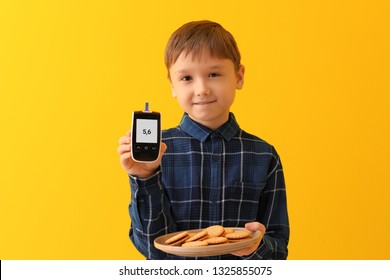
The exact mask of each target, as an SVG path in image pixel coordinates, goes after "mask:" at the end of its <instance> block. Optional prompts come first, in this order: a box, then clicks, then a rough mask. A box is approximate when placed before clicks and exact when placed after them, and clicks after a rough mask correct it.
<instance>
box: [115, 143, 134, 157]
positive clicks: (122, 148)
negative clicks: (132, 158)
mask: <svg viewBox="0 0 390 280" xmlns="http://www.w3.org/2000/svg"><path fill="white" fill-rule="evenodd" d="M117 151H118V153H119V154H120V155H121V154H123V153H128V152H131V145H129V144H122V145H120V146H119V147H118V149H117Z"/></svg>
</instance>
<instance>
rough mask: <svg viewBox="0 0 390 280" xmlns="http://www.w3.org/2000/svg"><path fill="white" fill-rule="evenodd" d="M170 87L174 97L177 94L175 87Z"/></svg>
mask: <svg viewBox="0 0 390 280" xmlns="http://www.w3.org/2000/svg"><path fill="white" fill-rule="evenodd" d="M171 89H172V97H173V98H176V96H177V95H176V92H175V89H174V88H173V87H171Z"/></svg>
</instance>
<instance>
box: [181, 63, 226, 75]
mask: <svg viewBox="0 0 390 280" xmlns="http://www.w3.org/2000/svg"><path fill="white" fill-rule="evenodd" d="M221 68H223V66H222V65H219V64H214V65H212V66H211V67H208V68H207V70H219V69H221ZM190 71H191V70H188V69H185V68H184V69H179V70H177V71H175V74H186V73H188V72H190Z"/></svg>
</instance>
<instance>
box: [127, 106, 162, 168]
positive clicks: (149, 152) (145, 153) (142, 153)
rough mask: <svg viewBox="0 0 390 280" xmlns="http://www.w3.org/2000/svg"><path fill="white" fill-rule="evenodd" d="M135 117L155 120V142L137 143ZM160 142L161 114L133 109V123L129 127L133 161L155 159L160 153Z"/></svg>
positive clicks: (151, 160) (150, 160)
mask: <svg viewBox="0 0 390 280" xmlns="http://www.w3.org/2000/svg"><path fill="white" fill-rule="evenodd" d="M137 119H145V120H157V130H158V131H157V143H142V142H140V143H137V141H136V138H137V137H136V135H135V134H136V131H137ZM160 142H161V115H160V113H159V112H154V111H135V112H133V123H132V129H131V151H132V153H131V154H132V157H133V159H134V160H135V161H140V162H153V161H155V160H157V158H158V155H159V153H160Z"/></svg>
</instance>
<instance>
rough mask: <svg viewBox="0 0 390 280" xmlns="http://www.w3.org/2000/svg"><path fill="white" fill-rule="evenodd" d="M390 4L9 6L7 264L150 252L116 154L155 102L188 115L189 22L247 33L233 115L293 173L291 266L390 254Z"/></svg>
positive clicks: (1, 48) (1, 100)
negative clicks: (181, 34)
mask: <svg viewBox="0 0 390 280" xmlns="http://www.w3.org/2000/svg"><path fill="white" fill-rule="evenodd" d="M387 3H388V1H385V0H384V1H375V0H367V1H359V0H355V1H340V0H327V1H325V0H324V1H311V0H307V1H300V0H296V1H265V0H264V1H261V0H259V1H238V2H237V1H226V0H222V1H220V0H217V1H189V2H188V1H187V2H186V1H184V2H183V1H173V0H166V1H127V0H121V1H120V0H109V1H108V0H107V1H92V0H85V1H80V0H68V1H66V0H62V1H51V0H47V1H44V0H35V1H27V0H25V1H21V0H12V1H11V0H8V1H7V0H3V1H1V2H0V120H1V128H0V131H1V138H0V172H1V176H0V188H1V193H0V222H1V229H0V259H142V258H143V257H142V256H141V255H140V254H139V253H138V252H137V251H136V250H135V248H134V247H133V246H132V244H131V242H130V241H129V239H128V235H127V234H128V228H129V224H130V219H129V216H128V213H127V207H128V203H129V200H130V191H129V186H128V180H127V176H126V174H125V173H124V171H123V170H122V169H121V167H120V164H119V158H118V155H117V152H116V148H117V145H118V139H119V137H120V136H122V135H123V134H124V133H126V132H127V130H128V129H129V128H130V122H131V112H132V110H136V109H140V108H142V107H143V103H144V102H145V101H149V103H150V105H151V108H152V109H154V110H158V111H160V112H161V113H162V114H163V126H164V128H168V127H172V126H176V125H177V124H178V123H179V121H180V118H181V114H182V111H181V109H180V107H179V106H178V105H177V103H176V100H175V99H173V98H172V97H171V93H170V85H169V83H168V81H167V79H166V69H165V68H164V64H163V51H164V48H165V44H166V41H167V40H168V37H169V35H170V34H171V33H172V32H173V31H174V30H175V29H176V28H178V27H179V26H181V25H182V24H183V23H185V22H187V21H191V20H201V19H210V20H215V21H218V22H220V23H221V24H222V25H223V26H224V27H226V28H227V29H228V30H229V31H231V33H232V34H234V36H235V38H236V40H237V42H238V44H239V47H240V50H241V52H242V63H243V64H244V65H245V66H246V81H245V86H244V89H243V90H241V91H238V92H237V98H236V101H235V104H234V106H233V108H232V111H233V112H234V113H235V115H236V117H237V119H238V121H239V123H240V125H241V127H242V128H243V129H245V130H247V131H248V132H251V133H253V134H256V135H258V136H260V137H261V138H263V139H265V140H266V141H268V142H270V143H272V144H273V145H274V146H275V147H276V148H277V150H278V152H279V153H280V155H281V158H282V163H283V166H284V169H285V177H286V183H287V193H288V208H289V214H290V222H291V242H290V246H289V250H290V254H289V259H389V258H390V242H389V237H388V235H389V232H390V218H389V217H390V206H389V204H390V202H389V199H390V188H389V187H390V179H389V156H390V148H389V143H390V137H389V119H390V114H389V108H390V102H389V101H390V98H389V94H390V86H389V77H390V66H389V65H390V59H389V58H390V55H389V50H390V40H389V34H390V28H389V27H390V24H389V10H390V9H389V8H390V7H389V4H387Z"/></svg>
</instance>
